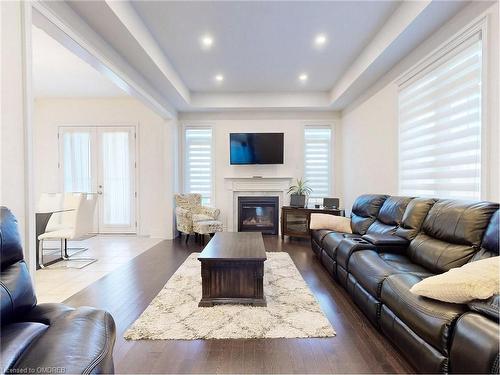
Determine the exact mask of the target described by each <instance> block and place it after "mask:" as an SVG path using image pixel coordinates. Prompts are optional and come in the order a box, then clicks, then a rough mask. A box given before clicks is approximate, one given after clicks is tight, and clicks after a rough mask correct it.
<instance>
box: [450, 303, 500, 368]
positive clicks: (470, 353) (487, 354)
mask: <svg viewBox="0 0 500 375" xmlns="http://www.w3.org/2000/svg"><path fill="white" fill-rule="evenodd" d="M499 345H500V340H499V327H498V323H497V322H494V321H492V320H491V319H488V318H486V317H485V316H483V315H480V314H476V313H472V312H470V313H465V314H463V315H462V316H461V317H460V318H458V320H457V322H456V324H455V329H454V333H453V338H452V341H451V350H450V373H462V374H464V373H469V374H473V373H476V374H479V373H482V374H498V364H499V353H498V347H499Z"/></svg>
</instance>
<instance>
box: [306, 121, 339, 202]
mask: <svg viewBox="0 0 500 375" xmlns="http://www.w3.org/2000/svg"><path fill="white" fill-rule="evenodd" d="M331 138H332V134H331V129H330V128H329V127H325V126H324V127H314V126H307V127H305V129H304V178H305V179H306V180H307V181H308V182H309V186H310V187H311V188H312V193H311V196H310V198H312V199H310V203H320V201H321V199H319V198H323V197H328V196H329V195H330V184H331V169H332V168H331Z"/></svg>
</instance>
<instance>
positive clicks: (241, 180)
mask: <svg viewBox="0 0 500 375" xmlns="http://www.w3.org/2000/svg"><path fill="white" fill-rule="evenodd" d="M292 180H293V177H285V176H276V177H265V176H248V177H242V176H237V177H224V185H225V189H226V191H227V192H228V195H230V194H232V197H231V199H229V202H230V204H231V207H228V208H229V209H228V214H229V215H228V216H229V217H228V221H227V224H228V228H227V229H228V230H229V231H230V232H233V231H237V230H238V229H237V228H238V223H237V220H238V197H240V196H257V195H259V196H277V197H279V210H280V214H281V206H283V203H284V202H283V200H284V199H285V197H286V192H287V190H288V188H289V187H290V184H291V182H292Z"/></svg>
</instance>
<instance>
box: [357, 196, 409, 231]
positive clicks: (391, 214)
mask: <svg viewBox="0 0 500 375" xmlns="http://www.w3.org/2000/svg"><path fill="white" fill-rule="evenodd" d="M412 199H413V198H410V197H396V196H394V197H388V198H387V199H386V200H385V201H384V204H383V205H382V207H380V211H379V212H378V214H377V218H376V219H375V221H374V222H373V224H372V225H370V227H369V228H368V230H367V231H366V232H367V233H375V234H392V233H394V232H395V231H396V229H397V227H398V226H399V224H400V223H401V220H402V218H403V214H404V212H405V211H406V207H407V206H408V203H409V202H410V201H411V200H412Z"/></svg>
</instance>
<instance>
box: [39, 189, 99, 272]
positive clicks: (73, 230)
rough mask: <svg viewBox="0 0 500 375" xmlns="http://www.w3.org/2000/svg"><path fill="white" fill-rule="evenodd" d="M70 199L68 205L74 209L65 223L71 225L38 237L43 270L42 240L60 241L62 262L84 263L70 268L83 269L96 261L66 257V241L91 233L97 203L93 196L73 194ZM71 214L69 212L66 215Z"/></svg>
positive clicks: (95, 197)
mask: <svg viewBox="0 0 500 375" xmlns="http://www.w3.org/2000/svg"><path fill="white" fill-rule="evenodd" d="M72 199H73V200H71V201H70V199H69V198H68V203H69V204H76V209H75V211H74V214H73V215H72V216H68V217H67V218H66V220H63V221H64V222H65V223H68V224H71V225H70V226H68V227H65V228H62V229H58V230H55V231H51V232H45V233H43V234H41V235H40V236H38V239H39V240H40V253H39V258H40V267H42V268H43V251H42V250H43V241H44V240H60V241H61V257H62V258H63V259H64V260H71V261H74V262H84V263H85V264H83V265H82V266H80V267H71V268H83V267H86V266H88V265H89V264H91V263H94V262H95V261H97V259H94V258H75V257H71V258H70V257H69V256H68V240H78V239H80V238H82V237H83V236H85V235H87V234H88V233H90V232H92V227H93V222H94V211H95V206H96V203H97V196H96V195H95V194H86V193H73V194H72ZM70 212H71V213H73V211H69V212H67V213H70Z"/></svg>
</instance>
